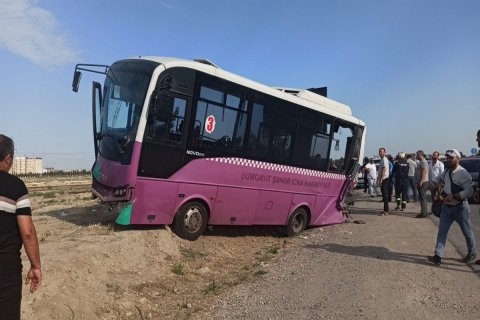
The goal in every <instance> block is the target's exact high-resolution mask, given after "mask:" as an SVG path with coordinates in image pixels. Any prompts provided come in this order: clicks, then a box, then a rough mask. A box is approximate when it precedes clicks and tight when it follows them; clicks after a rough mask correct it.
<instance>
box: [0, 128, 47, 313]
mask: <svg viewBox="0 0 480 320" xmlns="http://www.w3.org/2000/svg"><path fill="white" fill-rule="evenodd" d="M13 151H14V146H13V141H12V139H10V138H9V137H7V136H4V135H3V134H0V317H1V319H8V320H18V319H20V305H21V300H22V261H21V257H20V249H21V248H22V244H23V246H24V248H25V252H26V253H27V256H28V259H29V260H30V265H31V266H30V270H29V271H28V273H27V276H26V279H25V284H29V283H30V292H32V293H33V292H35V290H37V289H38V288H39V286H40V283H41V280H42V271H41V266H40V251H39V248H38V239H37V233H36V231H35V226H34V225H33V222H32V216H31V209H30V200H29V198H28V191H27V188H26V186H25V183H23V181H22V180H20V179H19V178H17V177H16V176H13V175H11V174H9V173H8V171H9V170H10V169H11V167H12V165H13Z"/></svg>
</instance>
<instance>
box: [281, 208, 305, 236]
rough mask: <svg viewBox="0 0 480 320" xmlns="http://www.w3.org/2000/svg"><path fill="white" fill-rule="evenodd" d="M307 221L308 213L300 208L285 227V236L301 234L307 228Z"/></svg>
mask: <svg viewBox="0 0 480 320" xmlns="http://www.w3.org/2000/svg"><path fill="white" fill-rule="evenodd" d="M307 220H308V215H307V211H306V210H305V209H303V208H298V209H297V210H295V211H294V212H293V213H292V214H291V215H290V217H289V218H288V222H287V225H286V226H285V227H283V229H284V234H285V235H286V236H288V237H291V236H294V235H297V234H299V233H301V232H302V231H303V230H305V228H306V227H307Z"/></svg>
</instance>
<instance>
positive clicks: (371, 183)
mask: <svg viewBox="0 0 480 320" xmlns="http://www.w3.org/2000/svg"><path fill="white" fill-rule="evenodd" d="M365 173H366V175H367V181H368V193H369V194H370V197H375V196H376V195H377V193H376V192H375V185H376V182H377V166H375V163H374V162H373V158H370V162H369V163H367V164H366V165H365Z"/></svg>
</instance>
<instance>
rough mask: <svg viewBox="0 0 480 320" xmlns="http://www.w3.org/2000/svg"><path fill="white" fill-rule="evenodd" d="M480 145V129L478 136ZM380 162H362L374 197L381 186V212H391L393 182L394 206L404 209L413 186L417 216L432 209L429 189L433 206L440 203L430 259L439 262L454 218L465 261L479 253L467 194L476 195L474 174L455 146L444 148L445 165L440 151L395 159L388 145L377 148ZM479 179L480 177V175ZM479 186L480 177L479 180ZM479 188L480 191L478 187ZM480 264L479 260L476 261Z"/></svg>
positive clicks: (403, 155) (401, 154) (370, 160)
mask: <svg viewBox="0 0 480 320" xmlns="http://www.w3.org/2000/svg"><path fill="white" fill-rule="evenodd" d="M476 141H477V143H478V146H479V147H480V130H478V132H477V139H476ZM378 155H379V156H380V163H379V167H378V171H377V169H376V165H375V163H374V160H373V158H371V159H369V161H366V163H365V164H364V166H363V170H364V175H365V176H366V179H367V185H366V190H365V191H367V190H368V193H369V194H370V196H371V197H375V196H376V190H377V189H376V186H378V187H379V188H380V190H381V196H382V202H383V211H381V212H380V214H379V215H381V216H388V214H389V211H390V210H389V202H390V201H391V195H392V190H391V189H392V186H393V185H394V186H395V198H396V203H397V206H396V208H395V210H401V211H404V210H405V209H406V206H407V202H409V198H408V192H409V188H411V189H412V193H413V201H417V200H418V201H419V202H420V213H419V214H418V215H417V216H416V218H425V217H427V216H428V215H429V214H431V211H429V210H428V204H427V190H430V193H431V196H432V202H433V204H432V210H433V208H434V204H438V203H440V210H439V212H438V214H437V215H438V216H439V218H440V222H439V229H438V234H437V244H436V247H435V253H434V255H433V256H429V257H428V260H429V261H431V262H433V263H435V264H437V265H440V264H441V263H442V257H443V251H444V248H445V243H446V240H447V235H448V231H449V229H450V227H451V225H452V223H453V222H454V221H455V222H457V223H458V225H459V226H460V229H461V230H462V233H463V236H464V237H465V241H466V244H467V249H468V253H467V255H466V256H465V258H464V260H463V261H464V262H465V263H471V262H473V261H474V260H475V258H476V256H477V250H476V244H475V236H474V234H473V231H472V227H471V223H470V206H469V204H468V200H467V199H468V198H470V197H471V196H472V195H473V187H472V177H471V176H470V174H469V173H468V171H467V170H466V169H465V168H463V167H462V166H461V165H460V163H459V160H460V157H461V154H460V152H459V151H458V150H456V149H449V150H447V151H446V152H445V156H446V159H447V165H446V166H444V164H443V163H442V161H440V160H439V156H440V153H439V152H438V151H434V152H433V154H432V159H431V161H430V163H429V162H427V160H426V159H425V153H424V152H423V151H422V150H418V151H417V152H416V154H415V157H416V160H417V161H414V160H413V159H411V156H409V155H405V153H403V152H399V153H398V155H397V157H396V159H395V160H393V159H392V158H391V157H390V159H389V158H388V156H387V155H386V152H385V148H380V149H379V151H378ZM479 180H480V178H479ZM478 185H479V186H480V181H479V184H478ZM477 192H480V191H478V190H477ZM475 263H476V264H480V260H478V261H476V262H475Z"/></svg>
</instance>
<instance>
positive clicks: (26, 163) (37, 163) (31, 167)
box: [10, 157, 43, 174]
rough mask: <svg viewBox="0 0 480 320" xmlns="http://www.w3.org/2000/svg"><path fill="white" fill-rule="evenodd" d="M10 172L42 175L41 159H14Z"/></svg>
mask: <svg viewBox="0 0 480 320" xmlns="http://www.w3.org/2000/svg"><path fill="white" fill-rule="evenodd" d="M10 171H11V173H12V174H26V173H43V159H42V158H38V157H15V159H14V160H13V166H12V169H11V170H10Z"/></svg>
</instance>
